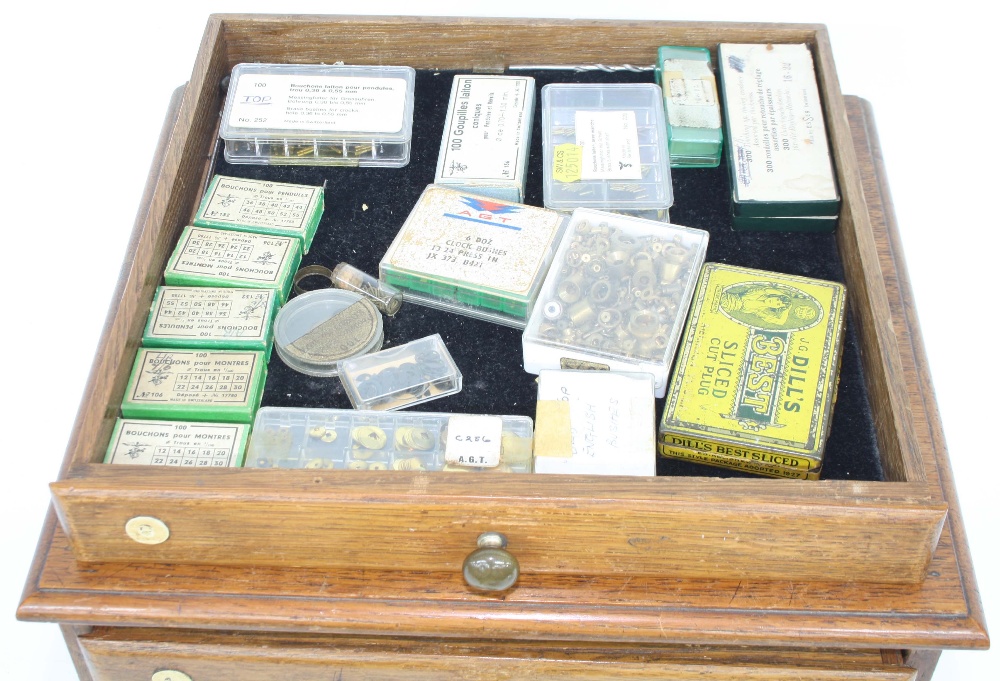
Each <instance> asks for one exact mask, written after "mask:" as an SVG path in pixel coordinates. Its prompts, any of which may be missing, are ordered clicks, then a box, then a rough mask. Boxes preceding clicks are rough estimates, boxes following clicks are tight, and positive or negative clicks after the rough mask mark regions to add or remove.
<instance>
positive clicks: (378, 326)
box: [274, 289, 382, 376]
mask: <svg viewBox="0 0 1000 681" xmlns="http://www.w3.org/2000/svg"><path fill="white" fill-rule="evenodd" d="M381 347H382V315H381V314H379V311H378V309H376V307H375V306H374V305H373V304H372V303H371V301H369V300H368V299H367V298H364V297H362V296H360V295H358V294H356V293H352V292H350V291H341V290H338V289H321V290H319V291H310V292H309V293H304V294H302V295H300V296H297V297H295V298H293V299H292V300H291V301H289V302H288V303H287V304H285V306H284V307H282V308H281V310H279V311H278V316H277V317H275V320H274V349H275V350H276V351H277V353H278V357H280V358H281V360H282V361H283V362H284V363H285V364H287V365H288V366H289V367H291V368H292V369H295V370H296V371H298V372H300V373H303V374H307V375H309V376H336V375H337V363H338V362H340V361H341V360H344V359H348V358H350V357H357V356H358V355H363V354H366V353H369V352H373V351H375V350H378V349H379V348H381Z"/></svg>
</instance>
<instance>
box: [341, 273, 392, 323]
mask: <svg viewBox="0 0 1000 681" xmlns="http://www.w3.org/2000/svg"><path fill="white" fill-rule="evenodd" d="M331 279H333V285H334V287H335V288H341V289H344V290H346V291H354V292H355V293H360V294H361V295H363V296H365V297H366V298H368V299H370V300H371V301H372V302H373V303H375V307H377V308H378V309H379V310H381V311H382V312H384V313H385V314H387V315H389V316H390V317H392V316H393V315H395V314H396V313H397V312H399V308H400V306H401V305H402V304H403V294H402V293H400V292H399V291H398V290H397V289H396V288H395V287H393V286H391V285H389V284H386V283H385V282H383V281H379V280H378V279H376V278H375V277H373V276H371V275H370V274H366V273H364V272H362V271H361V270H359V269H358V268H357V267H352V266H351V265H348V264H347V263H346V262H342V263H340V264H339V265H337V266H336V267H334V268H333V276H332V277H331Z"/></svg>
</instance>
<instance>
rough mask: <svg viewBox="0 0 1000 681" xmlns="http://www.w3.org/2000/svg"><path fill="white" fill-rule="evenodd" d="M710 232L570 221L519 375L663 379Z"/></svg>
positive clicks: (607, 219) (619, 219)
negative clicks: (602, 372) (601, 373)
mask: <svg viewBox="0 0 1000 681" xmlns="http://www.w3.org/2000/svg"><path fill="white" fill-rule="evenodd" d="M707 248H708V232H706V231H704V230H701V229H692V228H690V227H681V226H680V225H671V224H664V223H662V222H654V221H651V220H642V219H639V218H633V217H629V216H625V215H617V214H613V213H605V212H601V211H596V210H589V209H586V208H579V209H577V210H575V211H573V217H572V218H571V219H570V223H569V226H568V227H567V228H566V233H565V235H564V236H563V239H562V242H561V243H560V244H559V249H558V250H557V251H556V257H555V259H554V260H553V261H552V267H551V268H550V269H549V273H548V275H547V276H546V277H545V283H544V284H542V290H541V293H539V295H538V302H537V303H536V304H535V309H534V311H533V312H532V314H531V318H530V319H529V320H528V325H527V327H526V328H525V330H524V334H523V336H522V344H523V348H524V369H525V371H528V372H529V373H538V372H539V371H540V370H542V369H588V368H591V369H610V370H611V371H630V372H647V373H650V374H652V375H653V379H654V390H655V392H656V396H657V397H663V395H664V393H665V392H666V387H667V374H668V373H669V370H670V364H671V363H672V361H673V357H674V352H675V351H676V349H677V341H678V338H679V337H680V333H681V330H682V329H683V328H684V321H685V318H686V316H687V311H688V307H689V306H690V304H691V297H692V295H693V294H694V289H695V285H696V284H697V281H698V274H699V272H700V271H701V266H702V264H703V263H704V262H705V251H706V249H707Z"/></svg>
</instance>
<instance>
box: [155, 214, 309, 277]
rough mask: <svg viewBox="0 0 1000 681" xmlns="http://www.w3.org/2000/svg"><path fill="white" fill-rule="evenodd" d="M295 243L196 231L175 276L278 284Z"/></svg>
mask: <svg viewBox="0 0 1000 681" xmlns="http://www.w3.org/2000/svg"><path fill="white" fill-rule="evenodd" d="M291 244H292V240H291V239H290V238H288V237H284V236H262V235H259V234H247V233H245V232H229V231H225V230H221V229H201V228H198V227H192V228H191V229H190V230H189V231H188V233H187V238H186V239H185V240H184V241H183V243H181V244H180V245H179V246H178V248H180V250H181V252H180V255H179V256H178V257H177V260H176V262H175V263H174V266H173V268H171V271H172V272H177V273H180V274H199V275H202V276H205V277H220V278H225V279H245V280H247V281H260V282H278V277H279V275H280V274H281V273H282V271H283V269H284V266H285V261H286V259H287V258H288V257H289V255H290V253H289V251H290V246H291Z"/></svg>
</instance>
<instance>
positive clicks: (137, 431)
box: [104, 419, 250, 468]
mask: <svg viewBox="0 0 1000 681" xmlns="http://www.w3.org/2000/svg"><path fill="white" fill-rule="evenodd" d="M249 435H250V426H249V425H247V424H244V423H198V422H194V421H147V420H143V419H118V421H117V422H116V423H115V429H114V431H113V432H112V433H111V442H110V443H109V444H108V449H107V452H106V453H105V455H104V463H113V464H126V465H133V466H176V467H183V468H238V467H240V466H242V465H243V456H244V454H245V453H246V447H247V438H248V437H249Z"/></svg>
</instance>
